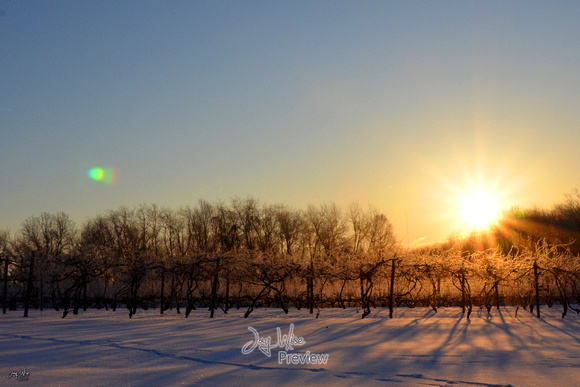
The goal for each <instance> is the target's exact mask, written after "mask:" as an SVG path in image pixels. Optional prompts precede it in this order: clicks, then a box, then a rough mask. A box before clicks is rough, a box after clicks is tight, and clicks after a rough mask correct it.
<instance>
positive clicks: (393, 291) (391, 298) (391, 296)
mask: <svg viewBox="0 0 580 387" xmlns="http://www.w3.org/2000/svg"><path fill="white" fill-rule="evenodd" d="M391 263H392V266H391V289H390V292H389V318H393V301H394V298H395V297H394V296H395V266H396V261H395V259H394V258H393V259H392V262H391Z"/></svg>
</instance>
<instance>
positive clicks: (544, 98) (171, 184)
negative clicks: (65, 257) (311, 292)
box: [0, 0, 580, 244]
mask: <svg viewBox="0 0 580 387" xmlns="http://www.w3.org/2000/svg"><path fill="white" fill-rule="evenodd" d="M579 21H580V2H577V1H563V2H551V1H540V2H535V1H477V2H470V1H444V2H439V1H438V2H433V1H404V2H403V1H381V2H374V1H352V2H346V1H331V2H326V1H305V2H301V1H284V2H278V1H228V2H220V1H106V2H105V1H94V2H88V1H42V2H40V1H4V0H0V229H9V230H10V231H11V233H12V234H14V233H15V232H16V231H17V230H18V229H19V228H20V226H21V224H22V221H23V220H25V219H26V218H27V217H29V216H38V215H40V213H41V212H43V211H47V212H57V211H64V212H66V213H68V214H69V215H70V216H71V217H72V218H73V219H74V220H75V221H77V223H79V224H81V223H82V222H83V221H85V220H86V219H87V218H89V217H93V216H95V215H97V214H99V213H102V212H104V211H106V210H109V209H116V208H118V207H119V206H121V205H127V206H130V207H132V206H136V205H138V204H140V203H157V204H158V205H161V206H166V207H169V208H174V209H175V208H178V207H180V206H182V205H187V204H191V205H195V204H196V203H197V200H198V199H200V198H202V199H206V200H209V201H210V202H215V201H216V200H228V199H229V198H232V197H234V196H238V197H241V198H245V197H247V196H252V197H255V198H257V199H259V200H261V201H262V202H265V203H268V204H274V203H285V204H288V205H290V206H293V207H296V208H302V209H305V208H306V207H307V206H308V205H309V204H316V203H325V202H336V203H337V204H340V205H342V206H344V205H346V204H347V203H348V202H350V201H352V200H358V201H359V202H360V203H361V204H366V203H371V204H373V205H375V206H376V207H378V208H379V210H381V211H382V212H384V213H385V214H386V215H387V217H389V219H390V220H391V222H392V223H393V224H394V226H395V233H396V234H397V236H398V237H399V239H400V240H401V241H402V242H403V243H404V244H408V243H410V242H415V243H417V242H429V241H436V240H439V239H442V238H446V237H447V236H448V235H449V234H451V233H458V232H462V231H463V229H462V225H461V219H460V217H459V216H458V208H459V207H458V206H459V203H460V202H461V200H462V198H463V197H464V196H465V195H467V194H469V192H470V191H472V190H476V189H483V190H485V191H489V192H490V193H491V194H493V195H495V196H496V197H497V198H498V200H499V201H500V205H501V206H502V207H503V208H509V207H510V206H512V205H520V206H523V207H527V206H529V205H531V204H536V205H539V206H542V207H547V208H549V207H551V206H552V205H553V204H555V203H557V202H561V201H563V200H564V194H566V193H570V192H572V191H573V190H574V189H575V188H580V156H579V150H580V148H579V146H580V111H579V109H578V108H579V107H580V106H579V101H580V71H579V69H580V43H579V42H580V23H579ZM93 167H103V168H105V167H109V168H111V170H113V171H114V172H115V181H114V183H112V184H104V183H103V182H99V181H94V180H91V179H90V178H89V176H88V175H87V171H88V170H89V169H90V168H93ZM407 230H408V231H407Z"/></svg>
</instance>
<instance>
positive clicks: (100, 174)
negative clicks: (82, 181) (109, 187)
mask: <svg viewBox="0 0 580 387" xmlns="http://www.w3.org/2000/svg"><path fill="white" fill-rule="evenodd" d="M88 175H89V177H90V178H91V179H93V180H97V181H101V180H103V178H104V177H105V170H104V169H103V168H98V167H97V168H93V169H91V170H89V173H88Z"/></svg>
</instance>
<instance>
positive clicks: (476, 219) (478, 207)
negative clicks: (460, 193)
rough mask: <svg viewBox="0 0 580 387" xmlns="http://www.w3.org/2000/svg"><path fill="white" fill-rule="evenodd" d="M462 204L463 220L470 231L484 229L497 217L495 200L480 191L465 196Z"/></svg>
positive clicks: (497, 211)
mask: <svg viewBox="0 0 580 387" xmlns="http://www.w3.org/2000/svg"><path fill="white" fill-rule="evenodd" d="M462 204H463V211H462V213H463V220H464V221H465V222H466V223H467V225H468V226H469V227H470V228H471V229H483V228H486V227H488V226H490V225H491V224H492V223H493V222H495V220H496V219H497V217H498V216H499V207H498V204H497V200H496V199H495V198H494V197H492V196H491V195H489V194H487V193H485V192H482V191H477V192H473V193H471V194H470V195H468V196H466V197H465V198H464V199H463V203H462Z"/></svg>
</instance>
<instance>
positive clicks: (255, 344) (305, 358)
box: [242, 324, 329, 364]
mask: <svg viewBox="0 0 580 387" xmlns="http://www.w3.org/2000/svg"><path fill="white" fill-rule="evenodd" d="M248 330H249V331H251V332H252V333H253V334H254V339H253V340H250V341H248V342H247V343H246V344H244V346H243V347H242V354H243V355H247V354H249V353H251V352H253V351H254V350H255V349H256V348H258V350H259V351H260V352H262V353H263V354H264V355H266V356H268V357H272V349H275V348H283V349H284V350H282V351H278V363H279V364H283V363H286V364H326V363H327V362H328V357H329V355H328V354H318V353H310V351H306V353H292V352H289V351H293V350H294V347H296V346H301V345H304V344H306V340H304V337H301V336H295V335H294V324H290V329H289V331H288V334H287V335H283V334H282V330H281V329H280V328H276V336H277V342H276V343H272V336H265V337H260V334H259V333H258V331H257V330H256V329H254V328H252V327H248Z"/></svg>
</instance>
